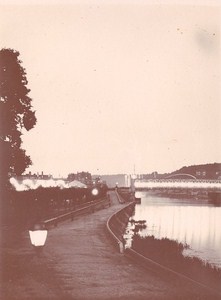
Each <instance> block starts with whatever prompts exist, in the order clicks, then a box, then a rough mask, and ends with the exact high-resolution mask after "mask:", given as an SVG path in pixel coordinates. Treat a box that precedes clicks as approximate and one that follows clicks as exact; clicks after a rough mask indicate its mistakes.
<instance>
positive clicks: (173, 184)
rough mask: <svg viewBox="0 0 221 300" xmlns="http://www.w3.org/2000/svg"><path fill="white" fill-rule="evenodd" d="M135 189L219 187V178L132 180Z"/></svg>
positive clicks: (220, 181)
mask: <svg viewBox="0 0 221 300" xmlns="http://www.w3.org/2000/svg"><path fill="white" fill-rule="evenodd" d="M134 188H135V189H138V190H139V189H159V188H163V189H165V188H172V189H173V188H183V189H219V190H221V180H200V179H169V178H168V179H166V178H165V179H148V180H138V179H135V180H134Z"/></svg>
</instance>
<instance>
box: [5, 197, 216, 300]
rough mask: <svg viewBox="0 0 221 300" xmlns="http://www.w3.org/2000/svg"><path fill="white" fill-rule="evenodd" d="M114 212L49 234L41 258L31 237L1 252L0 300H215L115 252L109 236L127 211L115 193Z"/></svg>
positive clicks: (86, 218)
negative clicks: (112, 223) (110, 225)
mask: <svg viewBox="0 0 221 300" xmlns="http://www.w3.org/2000/svg"><path fill="white" fill-rule="evenodd" d="M110 199H111V206H110V207H108V208H105V209H102V210H99V211H95V212H94V213H91V214H88V215H84V216H78V217H76V219H74V220H73V222H70V221H66V222H64V223H61V224H59V225H58V226H57V227H56V228H53V229H51V230H49V232H48V239H47V241H46V245H45V247H44V250H43V253H42V254H41V255H40V256H36V254H35V253H34V251H33V248H32V247H31V245H30V240H29V236H28V233H27V232H24V233H23V234H22V236H21V239H19V241H18V242H17V243H15V244H13V245H10V246H6V245H5V246H4V247H3V248H2V252H3V255H2V256H1V257H2V262H3V272H2V276H1V277H2V288H1V294H2V295H1V299H4V300H12V299H17V300H20V299H33V300H35V299H47V300H48V299H62V300H63V299H64V300H65V299H75V300H77V299H79V300H80V299H82V300H83V299H88V300H89V299H91V300H93V299H102V300H106V299H108V300H109V299H127V300H130V299H131V300H136V299H137V300H142V299H143V300H144V299H145V300H146V299H170V300H172V299H214V298H211V295H210V294H209V293H205V291H204V290H203V289H200V288H199V287H196V286H194V285H191V284H186V283H184V282H183V281H182V280H180V279H177V280H174V279H173V280H170V279H168V278H166V277H165V276H163V275H160V274H156V273H155V271H154V269H150V270H146V269H144V268H143V267H141V266H140V265H138V264H137V263H136V262H133V261H131V260H130V259H127V258H126V257H125V256H124V255H122V254H120V253H119V252H118V251H116V248H115V246H114V245H113V243H112V240H111V239H110V236H109V233H108V232H107V228H106V222H107V220H108V218H109V217H110V215H112V214H114V213H115V212H117V211H118V210H120V209H121V208H122V207H124V205H122V204H120V203H119V202H118V199H117V196H116V194H115V192H110Z"/></svg>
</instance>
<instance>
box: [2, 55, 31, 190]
mask: <svg viewBox="0 0 221 300" xmlns="http://www.w3.org/2000/svg"><path fill="white" fill-rule="evenodd" d="M19 55H20V54H19V52H17V51H15V50H13V49H1V50H0V122H1V123H0V184H1V187H2V188H5V187H6V186H7V184H8V179H9V178H10V177H11V176H13V175H21V174H22V173H23V172H24V171H25V169H26V168H27V167H28V166H30V165H31V164H32V162H31V159H30V157H29V156H27V155H26V152H25V150H23V149H22V148H21V145H22V139H21V136H22V134H23V129H26V130H30V129H31V128H33V127H34V126H35V124H36V117H35V112H34V111H33V110H32V105H31V101H32V99H31V98H29V96H28V93H29V92H30V90H29V89H28V88H27V84H28V81H27V78H26V72H25V69H24V68H23V67H22V66H21V63H22V62H21V60H19V58H18V57H19Z"/></svg>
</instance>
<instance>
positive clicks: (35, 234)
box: [29, 223, 48, 254]
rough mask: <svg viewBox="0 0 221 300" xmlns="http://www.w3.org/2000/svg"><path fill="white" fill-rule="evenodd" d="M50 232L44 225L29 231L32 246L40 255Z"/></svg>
mask: <svg viewBox="0 0 221 300" xmlns="http://www.w3.org/2000/svg"><path fill="white" fill-rule="evenodd" d="M47 234H48V231H47V229H46V228H45V225H44V224H43V223H37V224H35V225H34V226H33V228H32V229H31V230H29V236H30V240H31V244H32V245H33V246H34V249H35V251H36V252H37V254H39V253H40V252H41V251H42V249H43V247H44V245H45V242H46V239H47Z"/></svg>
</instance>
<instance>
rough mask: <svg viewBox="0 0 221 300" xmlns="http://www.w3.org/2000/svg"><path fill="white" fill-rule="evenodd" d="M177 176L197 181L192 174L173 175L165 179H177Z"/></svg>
mask: <svg viewBox="0 0 221 300" xmlns="http://www.w3.org/2000/svg"><path fill="white" fill-rule="evenodd" d="M177 176H187V177H188V178H192V179H196V177H195V176H193V175H191V174H186V173H179V174H172V175H169V176H167V177H165V178H164V179H175V178H176V177H177Z"/></svg>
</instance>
